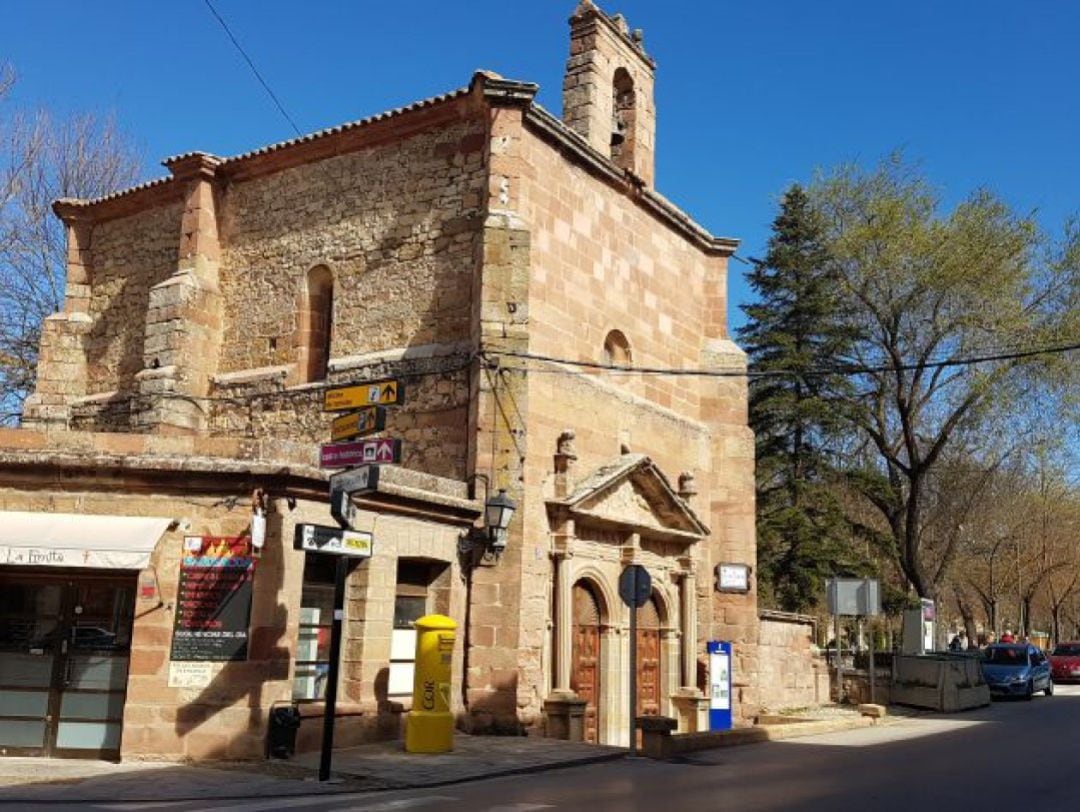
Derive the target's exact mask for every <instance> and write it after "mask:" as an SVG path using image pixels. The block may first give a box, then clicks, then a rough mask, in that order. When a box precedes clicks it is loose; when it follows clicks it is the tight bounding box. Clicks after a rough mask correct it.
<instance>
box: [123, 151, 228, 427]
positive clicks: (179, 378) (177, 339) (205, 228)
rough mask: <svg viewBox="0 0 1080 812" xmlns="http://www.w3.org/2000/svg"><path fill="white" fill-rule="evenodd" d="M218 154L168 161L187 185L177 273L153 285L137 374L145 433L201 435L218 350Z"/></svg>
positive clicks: (219, 333)
mask: <svg viewBox="0 0 1080 812" xmlns="http://www.w3.org/2000/svg"><path fill="white" fill-rule="evenodd" d="M219 163H220V159H218V158H216V157H214V156H212V155H205V154H203V153H193V154H190V155H186V156H183V157H180V158H176V159H173V160H171V161H169V162H167V164H166V165H167V166H168V168H169V169H170V171H172V173H173V175H174V177H175V178H176V180H177V181H178V182H181V183H184V184H186V189H187V192H186V195H185V204H184V213H183V218H182V221H181V225H180V252H179V260H178V262H177V268H176V273H174V274H173V275H172V276H171V277H169V278H168V279H166V280H165V281H164V282H161V283H160V284H157V285H155V286H154V287H152V288H151V289H150V303H149V308H148V310H147V314H146V336H145V340H144V343H143V370H142V371H141V372H140V373H138V374H137V375H136V380H137V382H138V387H139V395H140V396H141V397H140V401H141V405H142V407H143V408H142V409H141V411H140V413H139V414H138V416H137V422H138V425H139V428H140V429H141V430H143V431H153V430H156V431H161V432H163V433H179V434H188V433H199V432H203V431H205V430H206V416H207V414H208V412H209V409H207V408H206V403H205V402H202V401H200V398H203V397H205V396H206V395H207V394H208V393H209V384H210V376H211V375H213V374H214V372H215V371H216V369H217V359H218V353H219V352H220V347H221V333H222V302H221V292H220V288H219V279H218V273H219V265H220V255H221V249H220V244H219V241H218V224H217V206H216V200H215V193H216V171H217V166H218V164H219Z"/></svg>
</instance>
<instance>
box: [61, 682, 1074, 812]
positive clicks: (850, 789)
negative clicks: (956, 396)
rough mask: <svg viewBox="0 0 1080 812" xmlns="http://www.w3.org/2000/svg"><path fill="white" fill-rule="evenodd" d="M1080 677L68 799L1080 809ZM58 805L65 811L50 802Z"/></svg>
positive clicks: (244, 809)
mask: <svg viewBox="0 0 1080 812" xmlns="http://www.w3.org/2000/svg"><path fill="white" fill-rule="evenodd" d="M1078 739H1080V686H1058V689H1057V695H1056V696H1054V697H1052V698H1046V697H1042V696H1039V697H1036V698H1035V699H1034V700H1032V701H1031V702H1024V701H1022V700H1021V701H1007V702H995V703H994V704H993V705H992V706H991V707H989V708H984V709H980V710H976V711H971V712H968V713H963V714H956V715H952V716H944V717H943V716H937V715H933V716H931V715H926V716H921V717H918V718H911V719H905V720H902V721H900V722H898V723H896V724H893V725H888V726H884V727H875V728H864V729H861V730H855V731H848V732H846V733H834V734H827V735H823V736H815V737H810V738H804V739H796V740H788V741H783V742H771V743H765V744H756V745H749V746H745V747H733V748H726V749H722V750H711V751H706V752H702V753H695V754H693V755H691V756H688V757H686V758H685V759H682V760H681V761H679V762H674V763H662V762H655V761H650V760H646V759H639V760H633V761H630V760H626V761H618V762H611V763H606V764H599V765H594V766H590V767H577V768H570V769H564V770H557V771H552V772H546V773H538V774H534V775H526V776H518V777H512V778H501V779H495V780H490V781H480V782H475V783H470V784H459V785H455V786H450V787H444V788H440V789H435V790H426V791H411V792H392V793H376V794H364V795H360V794H350V795H340V796H335V797H332V798H327V797H317V796H312V797H305V798H260V799H253V800H251V801H222V802H219V803H214V802H209V801H205V800H204V801H200V802H199V803H198V804H191V803H154V804H147V803H138V804H136V803H120V802H116V803H110V804H96V805H83V806H79V807H74V806H72V807H70V808H71V809H76V808H77V809H80V810H84V811H85V810H95V812H96V811H97V810H101V812H105V811H106V810H107V811H108V812H136V811H137V810H138V811H140V812H141V810H147V811H148V812H150V810H154V811H155V812H156V811H157V810H163V811H164V812H172V811H173V810H175V811H176V812H179V811H180V810H184V812H187V810H196V809H198V810H207V811H209V810H213V812H256V810H260V811H262V810H266V811H267V812H269V811H270V810H289V809H297V810H305V812H324V810H325V811H327V812H329V810H341V811H342V812H344V810H349V812H410V811H411V810H419V811H420V812H425V811H426V810H431V811H432V812H531V811H532V810H546V809H552V810H585V811H586V812H632V810H648V812H682V810H740V812H741V810H829V812H837V810H843V811H844V812H846V811H847V810H851V811H852V812H858V811H859V810H863V809H865V810H869V811H871V812H884V810H905V811H908V810H920V811H921V810H926V812H930V811H931V810H940V809H947V810H951V812H966V810H978V812H993V810H1029V809H1038V810H1078V809H1080V785H1078V782H1077V778H1078V776H1080V746H1078V744H1080V741H1078ZM48 808H49V809H50V810H60V809H64V808H66V807H65V806H58V805H49V807H48Z"/></svg>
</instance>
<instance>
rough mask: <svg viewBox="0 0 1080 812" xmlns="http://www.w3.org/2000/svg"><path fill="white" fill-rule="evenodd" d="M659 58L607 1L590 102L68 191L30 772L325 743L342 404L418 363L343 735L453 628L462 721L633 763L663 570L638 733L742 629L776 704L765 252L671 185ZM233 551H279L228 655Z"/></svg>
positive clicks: (212, 161) (356, 647)
mask: <svg viewBox="0 0 1080 812" xmlns="http://www.w3.org/2000/svg"><path fill="white" fill-rule="evenodd" d="M654 71H655V63H654V61H653V59H652V58H651V57H650V56H649V54H648V53H647V52H646V50H645V47H644V43H643V39H642V36H641V34H640V32H631V31H630V29H629V28H628V27H627V25H626V23H625V21H624V20H623V19H622V18H621V17H620V16H614V17H612V16H608V15H607V14H605V13H604V12H603V11H601V10H599V9H598V8H597V7H595V6H594V5H593V4H592V3H591V2H590V1H589V0H583V2H581V4H580V5H579V6H578V7H577V9H576V10H575V11H574V13H573V16H572V17H571V20H570V58H569V61H568V63H567V71H566V75H565V80H564V85H563V113H562V118H558V117H556V116H554V115H552V114H551V113H549V112H548V111H546V110H545V109H543V108H542V107H540V106H539V105H537V104H536V103H535V96H536V93H537V86H536V85H534V84H530V83H527V82H520V81H511V80H508V79H504V78H502V77H500V76H498V75H495V74H492V73H486V72H480V73H477V74H476V75H475V76H473V77H472V80H471V82H470V83H469V84H468V86H467V87H463V88H461V89H458V90H454V91H452V92H449V93H446V94H445V95H441V96H437V97H434V98H429V99H425V100H423V101H419V102H416V103H414V104H410V105H408V106H405V107H402V108H399V109H395V110H391V111H388V112H385V113H381V114H379V115H375V116H371V117H370V118H366V119H363V120H360V121H355V122H352V123H349V124H344V125H341V126H338V127H334V128H331V129H328V130H324V131H321V132H317V133H313V134H311V135H307V136H304V137H302V138H297V139H294V140H291V141H287V142H283V143H279V144H274V145H271V146H267V147H263V148H261V149H257V150H254V151H252V152H249V153H245V154H243V155H237V156H234V157H218V156H214V155H209V154H205V153H201V152H192V153H188V154H184V155H180V156H176V157H173V158H169V159H167V160H165V161H164V165H165V167H166V168H167V169H168V171H169V175H168V177H165V178H162V179H159V180H154V181H151V182H148V183H145V184H142V185H140V186H137V187H135V188H132V189H127V190H124V191H118V192H116V193H115V194H112V195H109V196H107V197H104V198H100V199H96V200H61V201H59V202H58V203H57V204H56V206H55V210H56V214H57V215H58V216H59V217H60V218H61V220H62V221H63V222H64V224H65V226H66V230H67V239H68V266H67V288H66V302H65V306H64V310H63V312H62V313H58V314H56V315H54V316H51V317H50V318H49V319H47V320H46V323H45V326H44V333H43V337H42V342H41V355H40V366H39V369H38V379H37V388H36V391H35V392H34V393H33V394H32V396H31V397H30V398H29V399H28V401H27V403H26V409H25V415H24V421H23V425H22V426H21V427H20V428H19V429H9V430H0V753H4V754H38V755H76V756H77V755H98V756H101V755H104V756H107V757H114V758H116V757H122V758H139V757H145V756H150V755H153V756H157V757H167V758H177V759H179V758H195V759H214V758H258V757H261V756H262V755H263V753H264V749H265V746H266V734H267V720H268V716H269V714H270V711H271V709H273V708H275V707H279V706H284V705H289V704H290V703H295V704H296V706H297V707H298V708H299V709H300V711H301V714H302V717H303V720H304V721H303V723H302V724H301V728H300V737H299V746H300V747H301V748H307V749H313V748H316V747H317V743H318V740H319V735H320V724H321V714H322V702H321V698H322V696H323V692H324V691H325V682H326V671H327V668H326V666H327V661H328V653H327V646H326V638H327V631H328V627H329V625H330V614H331V611H330V606H331V603H330V601H331V594H332V589H333V588H332V584H333V568H332V566H328V564H327V561H328V557H327V556H325V555H322V554H319V553H305V552H303V551H301V550H297V549H294V544H293V539H294V532H295V528H296V526H297V524H299V523H314V524H322V525H332V524H334V522H333V520H332V519H331V517H330V513H329V497H328V490H327V478H328V475H329V473H330V471H328V470H324V469H320V467H319V445H320V444H321V443H327V442H329V441H330V439H331V434H330V423H331V419H332V418H333V417H334V415H332V414H329V413H327V412H325V411H323V399H324V393H325V391H326V390H327V388H328V387H330V386H338V385H342V384H354V383H363V382H371V381H380V380H386V379H395V380H397V381H399V382H401V384H402V386H403V387H404V390H405V397H404V401H403V402H402V403H401V404H400V405H398V406H395V407H391V408H388V409H387V417H386V425H385V431H384V433H383V436H386V437H393V438H398V439H400V440H401V442H402V449H401V459H400V464H397V465H387V466H383V467H382V468H381V474H380V477H379V480H378V483H377V486H376V488H375V490H374V491H372V492H369V493H366V494H364V495H362V496H356V497H354V504H355V508H356V517H355V519H354V521H353V525H354V527H355V528H356V529H358V530H365V531H370V532H371V533H372V534H373V537H374V554H373V556H372V557H371V558H370V559H369V560H366V561H362V562H357V563H355V564H354V565H353V567H352V569H351V571H350V574H349V577H348V582H347V594H346V609H345V621H344V622H345V638H344V645H343V650H342V661H341V681H340V683H339V686H340V687H339V693H338V713H339V721H338V727H337V731H338V735H337V741H338V743H339V744H342V745H344V744H350V743H356V742H360V741H366V740H373V739H377V738H388V737H394V736H397V735H399V731H400V729H401V723H402V718H403V715H404V714H405V713H406V712H407V711H408V709H409V706H410V703H411V688H412V662H411V660H412V657H413V653H412V646H413V644H414V640H415V631H414V630H413V628H412V621H414V620H415V619H416V618H417V617H419V616H421V615H423V614H427V613H431V612H438V613H441V614H446V615H449V616H450V617H452V618H454V619H455V620H456V621H457V622H458V623H459V629H458V636H457V642H456V648H455V650H454V654H453V674H454V683H453V693H452V696H451V700H452V705H453V709H454V711H455V712H456V714H457V715H458V719H459V726H460V727H462V728H463V729H466V730H473V731H498V732H520V733H528V734H530V735H548V736H555V737H569V736H573V737H577V736H581V737H582V738H584V739H585V740H587V741H593V742H600V743H609V744H620V743H624V744H625V743H626V742H627V741H628V735H629V734H628V724H629V709H628V704H629V699H630V695H629V691H630V687H629V686H630V679H629V677H630V674H629V656H630V654H629V652H630V645H631V642H632V641H631V640H630V637H629V614H628V610H627V608H626V607H625V606H624V605H623V603H622V602H621V601H620V598H619V593H618V579H619V574H620V572H621V571H622V570H623V568H624V567H625V566H626V565H627V564H632V563H633V564H640V565H642V566H644V567H645V568H646V569H647V571H648V572H649V574H650V575H651V577H652V594H651V596H650V597H649V598H648V600H647V602H646V604H645V605H644V607H643V608H642V609H641V610H639V623H638V631H637V640H636V643H637V646H638V652H639V656H638V667H637V680H636V682H637V694H638V696H637V699H636V703H637V709H638V713H641V714H663V715H667V716H671V717H674V718H676V719H677V720H678V722H679V726H680V730H695V729H700V728H701V726H703V725H704V724H705V721H704V718H705V714H706V712H707V709H708V705H709V700H708V698H707V697H706V696H705V693H704V689H707V686H708V682H707V674H706V663H707V658H706V655H705V644H706V642H707V641H709V640H728V641H732V643H733V644H734V652H735V654H734V661H733V673H734V680H735V690H734V708H735V713H736V716H737V719H738V720H740V721H742V722H745V721H746V720H748V719H750V718H751V717H752V716H753V715H754V714H755V713H756V711H757V707H758V703H759V698H758V696H757V688H756V677H755V675H756V674H757V671H758V658H757V643H758V625H759V621H758V613H757V606H756V594H755V591H754V588H753V577H752V575H751V577H750V579H749V589H748V590H739V589H735V590H731V591H724V592H721V591H718V590H717V589H715V588H714V587H715V584H714V581H715V576H714V570H715V568H716V567H717V565H719V564H727V565H745V566H746V567H747V568H749V571H750V572H751V573H752V570H753V567H754V564H755V541H754V499H753V493H754V482H753V465H754V461H753V441H752V436H751V433H750V431H749V429H748V428H747V414H746V410H747V394H746V381H745V377H743V376H742V375H741V374H740V373H743V372H745V368H746V359H745V356H744V354H743V353H742V352H741V351H740V350H739V349H738V347H736V346H735V344H734V343H732V341H731V339H730V336H729V333H728V328H727V304H728V303H727V272H728V258H729V257H730V256H731V254H732V252H733V251H734V250H735V248H736V242H735V241H734V240H731V239H727V238H723V237H716V236H713V235H712V234H710V233H709V232H708V231H706V230H705V229H704V228H702V227H701V226H700V225H698V224H697V223H695V222H694V221H693V220H692V219H691V218H690V217H689V216H688V215H686V214H685V213H683V212H682V211H681V210H679V209H678V208H677V207H676V206H675V205H673V204H672V203H671V202H669V201H668V200H667V199H665V198H664V197H663V196H661V195H660V194H659V193H658V192H657V191H656V189H655V186H654V157H655V150H656V148H657V145H656V139H655V132H656V116H657V111H656V108H655V106H654V100H653V80H654ZM680 369H686V370H699V371H709V372H715V373H718V374H715V375H701V374H696V375H679V374H673V373H671V372H670V370H680ZM499 490H505V491H506V495H507V496H508V497H509V498H510V499H511V500H512V501H513V503H514V504H515V506H516V511H515V513H514V515H513V519H512V522H511V525H510V528H509V534H508V543H507V545H506V548H505V550H503V551H501V553H500V552H498V551H495V550H493V549H492V548H491V547H490V546H489V545H487V544H486V543H485V539H486V535H485V532H484V529H483V523H484V519H483V514H484V505H485V502H486V500H488V499H489V498H490V497H492V496H494V495H495V494H496V493H497V492H498V491H499ZM256 514H260V515H262V516H265V520H266V533H265V543H264V544H262V545H261V548H258V545H255V544H252V541H253V539H252V535H253V524H254V522H253V517H254V516H256ZM223 551H224V552H223ZM215 556H219V557H218V558H214V557H215ZM220 556H224V558H222V557H220ZM229 556H231V557H229ZM208 559H213V560H215V561H225V560H227V561H229V562H232V563H233V564H235V563H236V562H245V563H243V564H242V567H241V570H240V572H241V574H240V575H237V576H236V579H235V580H233V581H230V582H229V583H230V584H232V586H231V587H230V589H234V590H236V591H238V594H244V595H246V596H247V598H245V600H246V599H248V598H249V600H250V606H247V607H241V608H242V609H243V611H241V612H240V613H239V615H238V614H237V613H236V612H235V611H234V610H233V609H230V610H229V614H230V617H228V618H226V617H224V616H222V617H217V618H215V619H214V620H213V621H212V623H211V624H210V625H209V626H207V627H206V628H217V629H219V630H220V631H219V632H217V633H215V634H216V636H215V635H210V636H209V637H203V638H200V639H199V642H198V645H197V646H195V648H191V647H190V646H189V644H190V642H191V641H190V639H189V637H188V636H186V632H185V635H184V636H180V635H179V632H180V631H182V630H184V629H186V628H188V627H187V626H185V622H186V620H185V618H188V617H189V615H188V614H186V613H189V611H194V610H191V609H190V607H191V605H192V601H194V602H195V603H198V602H199V600H200V599H199V594H200V592H199V590H200V589H211V590H212V589H213V588H216V587H205V586H203V587H200V586H198V585H197V584H198V581H197V579H198V578H201V577H204V576H202V575H196V574H194V573H195V571H196V570H195V569H193V567H194V568H196V569H197V567H198V566H200V562H203V563H205V561H206V560H208ZM729 569H730V568H729ZM735 569H736V570H737V569H738V567H737V566H736V567H735ZM245 579H246V580H245ZM193 583H194V584H196V586H192V584H193ZM214 583H215V584H217V585H218V586H220V583H222V582H221V581H220V580H219V581H215V582H214ZM245 590H246V592H245ZM193 595H194V596H195V597H194V598H193V597H192V596H193ZM234 608H235V607H234ZM237 618H239V620H237ZM214 624H217V625H214ZM181 643H183V644H181ZM193 652H194V653H193ZM222 652H224V654H223V653H222Z"/></svg>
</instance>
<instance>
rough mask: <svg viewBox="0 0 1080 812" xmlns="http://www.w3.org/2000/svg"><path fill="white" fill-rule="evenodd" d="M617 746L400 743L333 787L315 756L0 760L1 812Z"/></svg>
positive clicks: (446, 778) (383, 746)
mask: <svg viewBox="0 0 1080 812" xmlns="http://www.w3.org/2000/svg"><path fill="white" fill-rule="evenodd" d="M625 754H626V751H625V750H623V749H621V748H618V747H599V746H594V745H587V744H571V743H568V742H561V741H556V740H553V739H541V738H529V737H498V736H467V735H464V734H458V735H457V736H455V739H454V750H453V752H451V753H445V754H441V755H412V754H409V753H405V752H404V751H403V750H402V749H401V743H400V742H384V743H380V744H369V745H364V746H362V747H353V748H348V749H342V750H337V751H335V753H334V760H333V772H332V775H333V778H334V781H333V782H327V783H320V782H318V781H316V780H314V779H315V777H316V775H317V769H318V764H319V754H318V753H309V754H305V755H301V756H298V757H297V758H296V759H294V760H291V761H266V762H251V763H231V764H215V765H214V767H204V766H198V767H197V766H192V765H187V764H176V763H172V762H168V763H166V762H145V761H143V762H125V763H122V764H112V763H109V762H102V761H71V760H64V759H38V758H0V808H9V807H16V806H17V805H18V804H20V803H31V802H43V801H69V802H91V801H99V802H108V801H147V802H151V801H176V800H184V799H187V800H202V799H217V798H250V797H266V796H275V797H282V796H291V795H311V794H315V793H333V792H356V791H363V790H380V789H407V788H421V787H432V786H441V785H445V784H454V783H458V782H462V781H471V780H475V779H479V778H493V777H496V776H501V775H512V774H516V773H525V772H535V771H540V770H548V769H556V768H559V767H569V766H574V765H579V764H588V763H592V762H596V761H606V760H611V759H617V758H621V757H623V756H624V755H625Z"/></svg>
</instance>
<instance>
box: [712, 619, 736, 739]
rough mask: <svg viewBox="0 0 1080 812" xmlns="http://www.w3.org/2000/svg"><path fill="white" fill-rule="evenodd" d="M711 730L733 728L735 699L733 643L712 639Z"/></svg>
mask: <svg viewBox="0 0 1080 812" xmlns="http://www.w3.org/2000/svg"><path fill="white" fill-rule="evenodd" d="M706 651H708V653H709V730H731V728H732V710H733V706H734V699H733V698H732V695H731V643H727V642H722V641H719V640H710V641H709V642H708V644H707V649H706Z"/></svg>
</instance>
